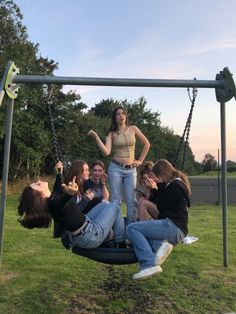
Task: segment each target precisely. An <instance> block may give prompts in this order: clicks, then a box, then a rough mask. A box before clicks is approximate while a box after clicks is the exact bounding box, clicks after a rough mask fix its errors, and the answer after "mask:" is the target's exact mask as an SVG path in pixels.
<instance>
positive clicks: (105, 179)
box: [100, 173, 107, 184]
mask: <svg viewBox="0 0 236 314" xmlns="http://www.w3.org/2000/svg"><path fill="white" fill-rule="evenodd" d="M100 180H101V183H102V184H106V183H107V174H106V173H104V174H103V175H102V177H101V179H100Z"/></svg>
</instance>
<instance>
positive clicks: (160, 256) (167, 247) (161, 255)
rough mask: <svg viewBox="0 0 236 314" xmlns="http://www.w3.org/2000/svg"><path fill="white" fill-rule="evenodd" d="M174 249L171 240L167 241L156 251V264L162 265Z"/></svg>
mask: <svg viewBox="0 0 236 314" xmlns="http://www.w3.org/2000/svg"><path fill="white" fill-rule="evenodd" d="M172 250H173V245H172V244H170V243H169V242H167V241H165V242H163V243H162V245H161V246H160V248H159V250H158V251H157V253H156V265H159V266H160V265H161V264H163V263H164V261H165V260H166V259H167V257H168V256H169V255H170V253H171V251H172Z"/></svg>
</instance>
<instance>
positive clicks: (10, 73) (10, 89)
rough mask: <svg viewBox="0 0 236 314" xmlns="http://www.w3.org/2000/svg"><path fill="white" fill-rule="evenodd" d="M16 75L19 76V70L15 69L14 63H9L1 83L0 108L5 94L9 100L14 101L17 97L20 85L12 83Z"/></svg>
mask: <svg viewBox="0 0 236 314" xmlns="http://www.w3.org/2000/svg"><path fill="white" fill-rule="evenodd" d="M17 74H19V68H17V67H16V65H15V63H14V62H12V61H9V62H8V64H7V67H6V70H5V72H4V75H3V78H2V81H1V89H0V106H1V104H2V101H3V98H4V95H5V92H6V94H7V96H8V97H9V98H10V99H15V98H16V97H17V96H18V89H19V88H20V85H19V84H15V83H13V81H14V78H15V76H16V75H17Z"/></svg>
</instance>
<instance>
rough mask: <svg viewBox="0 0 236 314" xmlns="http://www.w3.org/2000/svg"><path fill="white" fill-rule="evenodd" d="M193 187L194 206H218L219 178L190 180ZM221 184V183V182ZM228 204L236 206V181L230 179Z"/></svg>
mask: <svg viewBox="0 0 236 314" xmlns="http://www.w3.org/2000/svg"><path fill="white" fill-rule="evenodd" d="M190 182H191V187H192V196H191V203H192V204H201V203H210V204H217V202H218V179H217V178H209V179H207V178H206V179H204V178H201V179H199V178H190ZM220 183H221V182H220ZM227 185H228V190H227V196H228V204H234V205H235V204H236V179H235V178H228V182H227ZM221 193H222V192H221V186H220V190H219V198H220V204H221V200H222V196H221Z"/></svg>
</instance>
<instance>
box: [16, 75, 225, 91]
mask: <svg viewBox="0 0 236 314" xmlns="http://www.w3.org/2000/svg"><path fill="white" fill-rule="evenodd" d="M13 82H14V83H18V84H25V83H35V84H62V85H93V86H133V87H202V88H221V87H223V86H224V83H223V82H222V81H220V80H215V81H209V80H168V79H165V80H162V79H133V78H99V77H97V78H94V77H63V76H40V75H16V76H15V77H14V80H13Z"/></svg>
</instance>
